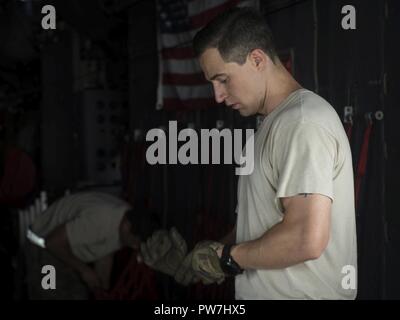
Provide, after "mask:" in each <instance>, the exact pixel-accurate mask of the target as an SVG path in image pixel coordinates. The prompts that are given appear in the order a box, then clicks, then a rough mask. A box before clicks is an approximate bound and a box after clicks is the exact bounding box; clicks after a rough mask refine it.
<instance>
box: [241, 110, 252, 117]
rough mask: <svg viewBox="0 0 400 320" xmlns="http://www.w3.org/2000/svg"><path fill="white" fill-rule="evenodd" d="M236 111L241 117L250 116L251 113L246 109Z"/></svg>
mask: <svg viewBox="0 0 400 320" xmlns="http://www.w3.org/2000/svg"><path fill="white" fill-rule="evenodd" d="M238 111H239V113H240V115H241V116H242V117H250V116H251V115H252V113H251V112H249V110H246V109H239V110H238Z"/></svg>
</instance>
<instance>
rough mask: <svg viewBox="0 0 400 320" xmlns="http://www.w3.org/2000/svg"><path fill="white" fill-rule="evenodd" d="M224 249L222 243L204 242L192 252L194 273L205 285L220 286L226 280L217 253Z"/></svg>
mask: <svg viewBox="0 0 400 320" xmlns="http://www.w3.org/2000/svg"><path fill="white" fill-rule="evenodd" d="M222 247H223V244H222V243H220V242H215V241H202V242H199V243H198V244H197V245H196V246H195V248H194V249H193V251H192V252H191V254H192V255H193V256H192V268H193V271H194V273H195V275H196V276H197V277H198V278H199V279H200V280H201V281H202V282H203V284H211V283H215V282H216V283H218V284H220V283H222V282H223V281H224V280H225V274H224V272H223V271H222V269H221V266H220V261H219V260H220V258H219V256H218V253H217V252H220V251H221V249H222Z"/></svg>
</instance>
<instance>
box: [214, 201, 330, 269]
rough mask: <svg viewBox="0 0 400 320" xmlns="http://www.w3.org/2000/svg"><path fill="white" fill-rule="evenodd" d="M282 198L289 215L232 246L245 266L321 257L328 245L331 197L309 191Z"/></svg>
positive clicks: (272, 265)
mask: <svg viewBox="0 0 400 320" xmlns="http://www.w3.org/2000/svg"><path fill="white" fill-rule="evenodd" d="M281 200H282V205H283V208H284V209H285V216H284V219H283V220H282V221H281V222H280V223H278V224H276V225H275V226H274V227H272V228H271V229H270V230H268V231H267V232H266V233H265V234H264V235H262V236H261V237H260V238H258V239H256V240H252V241H248V242H243V243H240V244H237V245H236V246H234V247H233V248H232V250H231V255H232V257H233V259H234V260H235V261H236V262H237V263H238V264H239V265H240V266H241V267H242V268H243V269H283V268H286V267H289V266H292V265H295V264H298V263H301V262H305V261H307V260H313V259H317V258H319V257H320V256H321V254H322V253H323V251H324V250H325V248H326V246H327V245H328V242H329V230H330V219H331V217H330V216H331V199H330V198H328V197H326V196H323V195H320V194H307V195H298V196H294V197H288V198H282V199H281ZM219 254H220V252H219Z"/></svg>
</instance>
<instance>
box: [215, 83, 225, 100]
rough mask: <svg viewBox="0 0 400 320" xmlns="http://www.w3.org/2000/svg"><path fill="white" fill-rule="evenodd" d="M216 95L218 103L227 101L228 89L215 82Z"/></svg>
mask: <svg viewBox="0 0 400 320" xmlns="http://www.w3.org/2000/svg"><path fill="white" fill-rule="evenodd" d="M214 96H215V101H217V103H222V102H224V101H225V99H226V97H227V96H228V94H227V93H226V90H225V89H224V88H222V86H220V85H218V84H215V85H214Z"/></svg>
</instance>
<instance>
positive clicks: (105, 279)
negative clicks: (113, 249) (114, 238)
mask: <svg viewBox="0 0 400 320" xmlns="http://www.w3.org/2000/svg"><path fill="white" fill-rule="evenodd" d="M113 259H114V255H113V254H109V255H107V256H105V257H103V258H102V259H100V260H98V261H96V262H95V264H94V269H95V271H96V273H97V274H98V276H99V278H100V281H101V284H102V287H103V288H104V289H108V288H109V287H110V276H111V271H112V267H113V261H114V260H113Z"/></svg>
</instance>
